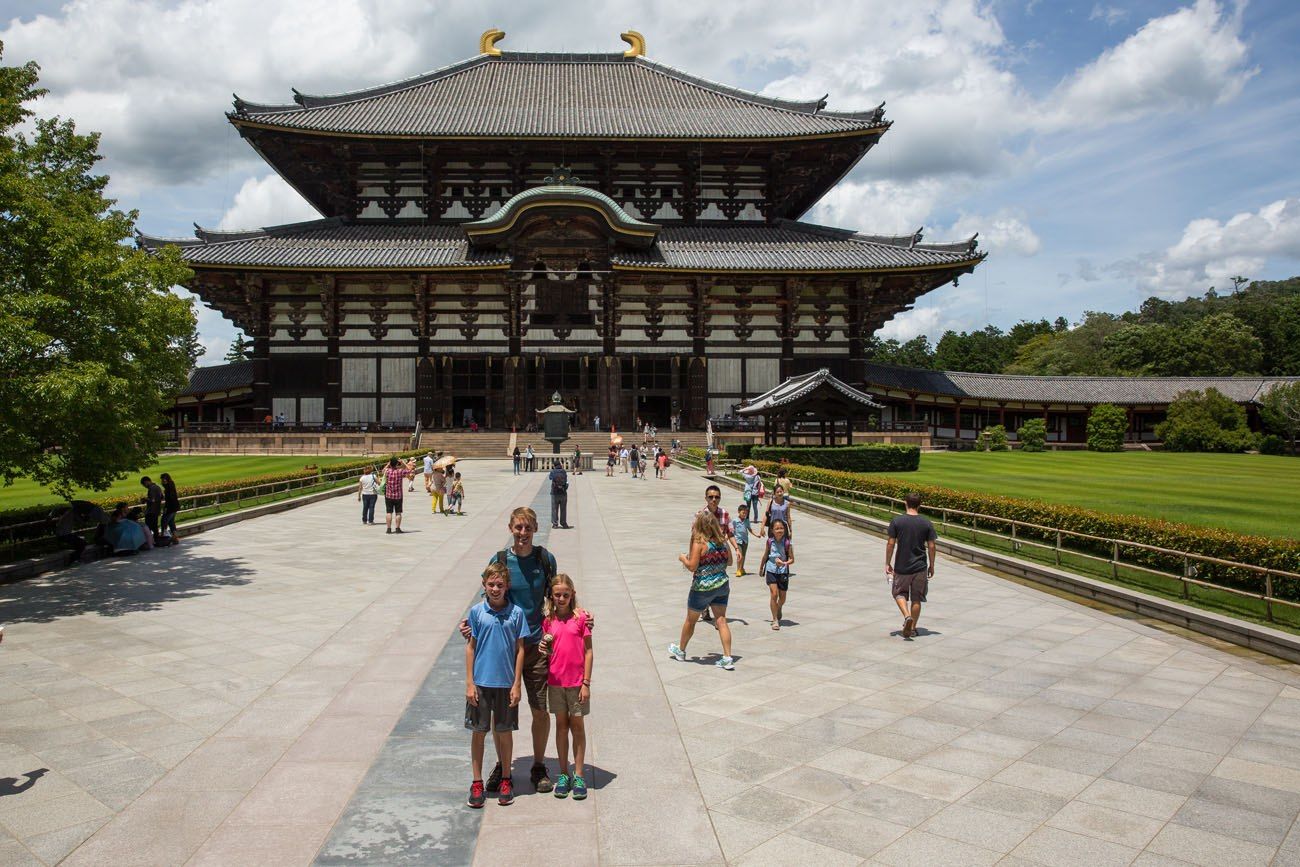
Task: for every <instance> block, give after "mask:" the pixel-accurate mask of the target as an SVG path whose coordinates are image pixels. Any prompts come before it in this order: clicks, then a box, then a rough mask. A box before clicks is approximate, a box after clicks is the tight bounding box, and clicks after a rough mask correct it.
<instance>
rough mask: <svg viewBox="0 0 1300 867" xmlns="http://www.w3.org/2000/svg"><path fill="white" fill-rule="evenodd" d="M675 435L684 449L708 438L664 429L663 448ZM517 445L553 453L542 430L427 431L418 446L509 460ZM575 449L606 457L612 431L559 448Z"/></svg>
mask: <svg viewBox="0 0 1300 867" xmlns="http://www.w3.org/2000/svg"><path fill="white" fill-rule="evenodd" d="M674 436H676V438H677V439H679V440H681V442H682V445H683V446H685V447H696V448H703V447H704V444H705V442H706V439H707V438H706V436H705V433H704V431H682V432H680V433H678V434H675V435H674V434H673V433H671V432H669V431H667V430H661V431H660V432H659V443H660V445H663V446H665V447H667V445H668V444H669V443H671V442H672V440H673V437H674ZM623 437H624V444H625V445H631V444H632V443H636V444H637V445H640V444H641V434H640V432H637V433H625V434H623ZM516 443H518V445H519V450H520V451H521V452H522V451H523V450H524V449H525V448H527V447H528V445H529V444H531V445H532V447H533V451H534V452H536V453H537V454H538V455H549V454H550V453H551V444H550V443H549V442H547V441H546V438H545V437H543V436H542V434H541V432H540V431H539V432H537V433H519V434H513V433H510V432H509V431H480V432H479V433H469V432H468V431H460V430H451V431H437V430H434V431H428V430H426V431H422V432H421V433H420V445H419V447H420V448H421V449H427V450H429V451H433V452H444V453H446V452H450V453H451V454H453V455H455V456H456V457H458V458H508V457H510V453H511V451H512V450H513V449H514V446H515V444H516ZM575 446H578V447H581V448H582V450H583V451H584V452H586V453H588V454H595V455H603V454H605V452H606V451H608V450H609V432H608V431H591V430H585V431H573V432H572V433H570V434H569V438H568V439H567V440H565V441H564V443H562V444H561V445H560V451H561V452H563V453H564V454H566V455H571V454H573V449H574V447H575Z"/></svg>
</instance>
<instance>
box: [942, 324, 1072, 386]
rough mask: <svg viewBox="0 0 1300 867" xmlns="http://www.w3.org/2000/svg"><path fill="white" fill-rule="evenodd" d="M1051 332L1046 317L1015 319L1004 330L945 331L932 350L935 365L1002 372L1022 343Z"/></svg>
mask: <svg viewBox="0 0 1300 867" xmlns="http://www.w3.org/2000/svg"><path fill="white" fill-rule="evenodd" d="M1051 333H1052V326H1051V324H1050V323H1048V321H1047V320H1046V319H1042V320H1039V321H1038V322H1029V321H1021V322H1017V323H1016V324H1015V325H1013V326H1012V327H1011V330H1010V331H1007V332H1003V331H1002V329H1000V328H997V327H995V326H993V325H988V326H985V327H984V328H983V329H981V330H979V331H945V332H944V334H943V337H941V338H940V339H939V343H938V345H937V346H936V347H935V350H934V367H935V368H937V369H939V370H963V371H966V372H968V373H1001V372H1002V370H1003V369H1004V368H1006V366H1007V365H1008V364H1010V363H1011V361H1012V360H1013V359H1014V358H1015V357H1016V353H1017V352H1018V351H1019V349H1020V347H1021V346H1023V345H1024V344H1026V343H1027V342H1029V341H1031V340H1033V339H1035V338H1037V337H1039V336H1041V335H1044V334H1051Z"/></svg>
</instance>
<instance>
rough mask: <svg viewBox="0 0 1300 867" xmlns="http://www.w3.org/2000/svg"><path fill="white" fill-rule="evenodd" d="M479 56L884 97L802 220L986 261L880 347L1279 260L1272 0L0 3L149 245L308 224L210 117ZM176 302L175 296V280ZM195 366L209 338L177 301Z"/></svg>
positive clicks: (1292, 225) (1298, 215)
mask: <svg viewBox="0 0 1300 867" xmlns="http://www.w3.org/2000/svg"><path fill="white" fill-rule="evenodd" d="M492 27H499V28H500V29H502V30H504V31H506V34H507V35H506V38H505V39H504V40H503V41H502V42H501V43H500V44H499V46H498V47H500V48H502V49H503V50H506V51H509V50H512V49H513V50H520V51H597V52H621V51H622V50H623V49H624V48H626V46H625V45H624V44H623V43H622V42H621V41H620V40H619V38H618V34H619V33H620V32H622V31H624V30H628V29H633V30H638V31H640V32H641V33H642V34H644V35H645V37H646V41H647V55H648V56H649V57H650V58H651V59H653V60H656V61H660V62H663V63H666V64H668V65H671V66H675V67H677V68H680V69H683V70H686V71H688V72H691V73H693V74H696V75H700V76H703V77H705V78H710V79H713V80H715V81H720V82H723V83H726V84H730V85H733V86H736V87H742V88H746V89H749V90H753V91H757V92H761V93H764V94H768V95H772V96H782V97H797V98H816V97H819V96H821V95H822V94H824V93H828V94H829V103H828V108H829V109H831V110H853V109H863V108H871V107H874V106H876V105H878V104H879V103H881V102H882V101H883V102H885V104H886V105H885V110H886V117H887V118H888V119H890V120H892V121H894V126H893V128H892V129H891V130H890V131H889V132H888V133H886V134H885V136H884V137H883V139H882V141H881V143H880V144H879V145H878V146H877V147H876V148H874V149H873V150H872V151H871V152H870V153H869V154H867V156H866V157H865V158H864V159H863V160H862V162H860V163H859V164H858V166H857V167H856V168H855V169H854V170H853V171H852V172H851V173H850V174H849V175H848V176H847V177H846V178H845V179H844V180H843V181H841V182H840V184H839V185H838V186H837V187H835V188H834V189H832V190H831V191H830V192H829V193H828V194H827V195H826V196H825V197H824V198H823V199H822V200H821V201H820V202H819V203H818V204H817V205H816V206H815V207H814V208H813V209H812V210H810V211H809V212H808V213H807V214H806V215H804V217H803V219H805V220H808V221H810V222H816V223H823V224H828V225H834V226H841V227H844V228H851V229H856V230H860V231H863V232H868V233H876V234H886V233H903V232H911V231H913V230H915V229H916V228H917V227H922V226H923V227H924V234H925V239H926V240H928V241H944V240H954V239H959V238H966V237H969V236H970V235H972V234H974V233H976V232H978V233H979V240H980V247H981V249H983V250H986V251H988V253H989V258H988V260H987V261H986V262H985V263H984V264H983V265H981V266H980V267H979V268H977V269H976V272H975V273H974V274H972V275H969V276H967V277H965V278H963V279H962V280H961V282H960V284H959V285H957V286H953V285H948V286H944V287H942V288H940V289H937V290H935V291H934V292H931V293H930V294H928V295H926V296H924V297H923V298H922V299H920V300H919V301H918V303H917V304H916V307H915V309H913V310H911V311H909V312H907V313H904V314H902V315H900V316H898V317H897V318H895V319H894V320H893V321H892V322H890V323H888V324H887V325H886V326H885V328H884V329H883V330H882V332H881V334H882V336H883V337H896V338H899V339H908V338H911V337H914V336H915V335H917V334H926V335H928V336H929V337H930V339H931V340H932V341H937V340H938V338H939V337H940V335H941V334H942V333H943V332H944V330H946V329H957V330H969V329H973V328H981V327H983V326H984V325H985V324H986V323H992V324H994V325H997V326H999V327H1002V328H1006V327H1009V326H1011V325H1013V324H1014V323H1016V322H1017V321H1019V320H1022V319H1038V318H1043V317H1045V318H1048V319H1055V318H1056V317H1058V316H1065V317H1066V318H1067V319H1069V320H1071V321H1077V320H1078V319H1079V318H1080V317H1081V316H1082V314H1083V313H1084V312H1085V311H1088V310H1108V311H1113V312H1118V311H1122V310H1127V309H1133V308H1135V307H1136V306H1137V305H1138V304H1140V303H1141V301H1142V300H1143V299H1145V298H1147V297H1149V296H1151V295H1159V296H1161V297H1165V298H1170V299H1177V298H1183V297H1188V296H1191V295H1201V294H1203V293H1204V292H1205V291H1206V290H1207V289H1208V288H1210V287H1212V286H1213V287H1217V288H1218V289H1220V290H1223V289H1225V288H1227V289H1230V288H1231V285H1232V282H1231V279H1230V278H1231V277H1232V276H1234V275H1238V274H1239V275H1243V276H1246V277H1249V278H1252V279H1279V278H1284V277H1290V276H1293V275H1296V274H1300V160H1297V159H1296V158H1295V157H1296V154H1297V152H1300V147H1298V146H1297V142H1298V141H1300V53H1298V52H1297V51H1296V50H1295V46H1297V45H1300V2H1295V0H1252V2H1216V0H1190V2H1189V0H1183V2H1175V0H1134V2H1118V0H1117V2H1093V0H1083V2H1073V0H987V2H976V0H908V2H899V0H807V2H803V3H799V4H792V3H789V2H787V0H744V2H732V0H717V2H714V3H711V4H705V3H699V2H680V0H668V2H656V3H646V2H642V3H631V2H625V0H593V2H566V0H553V2H550V3H546V4H540V3H520V2H517V0H516V2H502V0H473V2H460V0H456V2H446V0H443V2H438V0H434V2H430V0H279V2H275V3H266V2H265V0H73V2H53V0H30V2H28V0H0V41H3V43H4V60H3V62H4V63H6V64H14V63H21V62H26V61H28V60H35V61H37V62H38V63H39V64H40V65H41V69H42V71H41V79H42V82H41V83H42V85H43V86H44V87H46V88H47V89H48V90H49V94H48V95H47V96H46V97H44V98H43V99H42V100H41V101H40V102H39V103H38V104H36V105H35V106H34V108H35V109H36V111H37V112H38V114H40V115H42V116H53V115H58V116H61V117H65V118H71V119H73V120H75V121H76V123H77V126H78V129H79V130H81V131H83V132H84V131H91V130H94V131H99V132H101V133H102V141H101V152H102V153H103V155H104V161H103V163H101V166H102V167H103V170H104V171H105V172H106V173H108V174H109V175H110V176H111V179H112V180H111V182H110V185H109V192H110V195H112V196H114V197H115V198H116V199H117V200H118V203H119V206H121V207H123V208H127V209H134V210H136V211H138V212H139V221H138V226H139V228H140V229H141V230H142V231H144V232H147V233H149V234H156V235H166V236H173V237H181V236H188V235H190V234H191V233H192V231H193V224H195V223H197V224H199V225H201V226H204V227H208V228H256V227H259V226H266V225H275V224H277V223H285V222H293V221H296V220H303V219H312V218H315V217H316V216H318V215H317V214H316V212H315V211H314V210H313V209H312V208H311V207H310V206H309V205H307V204H306V203H305V202H304V201H303V200H302V199H301V198H300V197H299V196H298V195H297V194H296V193H295V192H293V191H292V190H291V189H290V188H289V187H288V186H287V185H286V184H285V183H284V182H283V181H281V180H280V179H279V177H278V176H277V175H275V173H274V172H273V171H271V169H270V168H269V167H268V166H267V165H266V164H265V163H263V162H262V161H261V160H260V158H258V156H257V155H256V154H255V153H254V152H253V150H252V149H251V148H250V147H249V146H248V145H247V144H245V143H244V142H243V141H242V140H241V139H240V138H239V135H238V134H237V133H236V132H235V130H234V128H233V127H231V126H230V125H229V124H228V123H227V121H226V118H225V114H224V113H225V112H226V111H227V110H229V109H230V107H231V94H232V93H237V94H239V95H240V96H241V97H243V98H245V99H248V100H250V101H254V102H265V103H284V102H289V101H291V99H292V91H291V88H297V89H298V90H300V91H303V92H306V93H318V94H319V93H338V92H343V91H349V90H356V89H359V88H363V87H368V86H371V85H376V84H381V83H386V82H390V81H396V80H399V79H403V78H407V77H410V76H413V75H418V74H420V73H422V72H426V71H429V70H432V69H436V68H439V67H442V66H445V65H447V64H450V63H454V62H457V61H459V60H463V59H466V58H468V57H471V56H473V55H474V54H475V53H477V50H478V38H479V35H480V34H481V33H482V32H483V31H484V30H487V29H489V28H492ZM182 294H184V293H182ZM199 331H200V336H201V338H202V340H203V343H204V345H205V347H206V348H207V354H206V355H205V356H204V358H203V359H201V360H200V363H201V364H215V363H220V362H221V359H222V356H223V355H224V353H225V351H226V349H227V347H228V345H229V341H230V340H231V339H232V338H233V337H234V335H235V333H236V332H235V329H234V328H233V326H232V325H230V323H228V322H226V321H225V320H224V319H222V317H221V316H220V314H218V313H217V312H216V311H213V310H211V309H208V308H201V309H200V310H199Z"/></svg>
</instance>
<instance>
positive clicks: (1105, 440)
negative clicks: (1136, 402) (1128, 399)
mask: <svg viewBox="0 0 1300 867" xmlns="http://www.w3.org/2000/svg"><path fill="white" fill-rule="evenodd" d="M1126 433H1128V413H1126V412H1125V411H1124V410H1123V409H1121V408H1119V407H1118V406H1115V404H1113V403H1100V404H1097V405H1096V406H1094V407H1093V408H1092V412H1090V413H1088V448H1089V449H1091V450H1092V451H1094V452H1118V451H1122V450H1123V448H1124V435H1125V434H1126Z"/></svg>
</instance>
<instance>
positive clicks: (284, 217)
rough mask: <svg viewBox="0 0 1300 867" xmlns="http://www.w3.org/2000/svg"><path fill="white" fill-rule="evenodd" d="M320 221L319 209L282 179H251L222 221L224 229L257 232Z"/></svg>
mask: <svg viewBox="0 0 1300 867" xmlns="http://www.w3.org/2000/svg"><path fill="white" fill-rule="evenodd" d="M319 217H320V214H319V213H317V211H316V209H315V208H313V207H312V206H311V205H309V204H307V200H306V199H304V198H303V197H302V196H300V195H298V192H297V191H296V190H295V189H294V188H293V187H291V186H289V185H288V184H287V183H285V182H284V179H283V178H281V177H280V176H279V175H276V174H270V175H266V176H265V177H262V178H248V179H247V180H246V181H244V183H243V186H241V187H240V188H239V192H238V193H235V202H234V204H233V205H231V207H230V209H229V210H227V211H226V213H225V214H223V215H222V217H221V222H220V224H219V225H218V226H217V228H220V229H256V228H260V227H262V226H274V225H278V224H280V223H296V222H299V221H300V220H315V219H318V218H319Z"/></svg>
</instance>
